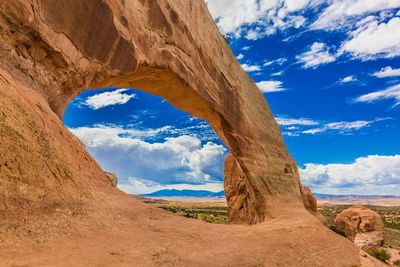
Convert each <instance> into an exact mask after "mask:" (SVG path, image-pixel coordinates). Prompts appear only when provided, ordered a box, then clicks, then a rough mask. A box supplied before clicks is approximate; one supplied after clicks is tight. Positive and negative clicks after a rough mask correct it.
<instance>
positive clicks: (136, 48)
mask: <svg viewBox="0 0 400 267" xmlns="http://www.w3.org/2000/svg"><path fill="white" fill-rule="evenodd" d="M1 5H2V24H3V25H4V27H3V29H2V32H3V33H4V34H5V36H4V41H5V43H6V47H4V49H3V50H8V51H2V52H3V53H2V55H3V58H4V59H6V62H5V64H8V65H12V64H13V63H14V65H12V66H10V67H15V65H17V62H23V63H25V65H24V64H18V66H17V68H18V71H20V72H23V73H26V74H27V75H26V76H27V77H28V79H32V83H33V84H34V85H35V86H34V87H35V89H36V90H38V91H40V92H41V93H43V94H44V95H45V97H46V98H47V102H48V103H49V105H50V107H51V108H52V110H53V111H54V112H55V113H56V114H58V116H62V114H63V112H64V110H65V108H66V106H67V105H68V103H69V101H70V100H71V99H72V98H73V97H74V96H75V95H77V94H78V93H80V92H81V91H82V90H84V88H87V87H101V86H106V85H112V86H129V87H135V88H139V89H142V90H145V91H147V92H150V93H153V94H156V95H158V96H161V97H164V98H165V99H166V100H168V101H169V102H170V103H171V104H173V105H174V106H175V107H177V108H180V109H182V110H185V111H187V112H189V113H190V114H192V115H194V116H197V117H200V118H202V119H205V120H207V121H208V122H210V124H211V125H212V127H213V128H214V130H215V131H216V133H217V134H218V136H219V137H220V138H221V140H222V141H223V142H224V143H225V144H226V145H227V147H228V148H229V149H230V151H231V155H230V156H229V157H228V158H227V161H226V164H225V166H226V167H225V192H226V195H227V199H228V204H229V218H230V221H231V222H238V223H240V222H245V223H250V224H252V223H257V222H261V221H264V219H265V218H268V217H274V216H277V215H278V214H280V213H283V212H285V210H290V209H292V208H301V206H302V204H301V199H302V198H301V190H300V187H301V185H300V181H299V177H298V173H297V167H296V164H295V162H294V161H293V159H292V158H291V157H290V155H289V153H288V151H287V150H286V148H285V145H284V143H283V140H282V136H281V133H280V130H279V128H278V126H277V124H276V122H275V120H274V119H273V116H272V114H271V111H270V110H269V108H268V105H267V104H266V102H265V100H264V98H263V96H262V94H261V92H260V91H259V90H258V88H257V87H256V86H255V85H254V83H253V81H252V80H251V79H250V78H249V76H248V75H247V74H246V73H245V72H244V71H243V70H242V69H241V67H240V65H239V64H238V62H237V61H236V59H235V57H234V55H233V54H232V53H231V51H230V49H229V47H228V45H227V44H226V41H225V39H224V38H223V37H222V36H221V35H220V34H219V32H218V29H217V28H216V26H215V24H214V23H213V21H212V18H211V17H210V15H209V13H208V11H207V8H206V5H205V4H204V3H203V2H202V1H168V2H167V1H154V0H142V1H121V2H116V1H101V0H90V1H57V0H43V1H39V2H36V1H32V2H31V3H29V1H21V2H18V1H15V2H13V3H10V2H3V3H2V4H1Z"/></svg>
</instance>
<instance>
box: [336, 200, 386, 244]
mask: <svg viewBox="0 0 400 267" xmlns="http://www.w3.org/2000/svg"><path fill="white" fill-rule="evenodd" d="M335 225H336V227H337V228H338V229H339V230H341V231H344V232H345V233H346V235H347V238H348V239H350V240H351V241H353V242H354V244H355V245H356V246H358V247H360V248H362V249H363V250H369V249H372V248H375V247H379V246H382V245H383V241H384V233H385V232H384V225H383V221H382V218H381V216H380V215H379V214H378V213H376V212H375V211H372V210H370V209H368V208H366V207H364V206H353V207H351V208H349V209H346V210H344V211H342V212H341V213H340V214H338V215H337V216H336V218H335Z"/></svg>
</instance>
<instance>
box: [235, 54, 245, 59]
mask: <svg viewBox="0 0 400 267" xmlns="http://www.w3.org/2000/svg"><path fill="white" fill-rule="evenodd" d="M236 58H237V59H238V60H242V59H243V58H244V55H243V54H242V53H240V54H239V55H238V56H237V57H236Z"/></svg>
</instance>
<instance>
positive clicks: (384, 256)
mask: <svg viewBox="0 0 400 267" xmlns="http://www.w3.org/2000/svg"><path fill="white" fill-rule="evenodd" d="M369 255H371V256H372V257H375V258H377V259H378V260H380V261H383V262H386V261H388V260H390V257H392V255H390V253H389V252H387V251H386V250H385V249H383V248H374V249H373V250H371V251H369Z"/></svg>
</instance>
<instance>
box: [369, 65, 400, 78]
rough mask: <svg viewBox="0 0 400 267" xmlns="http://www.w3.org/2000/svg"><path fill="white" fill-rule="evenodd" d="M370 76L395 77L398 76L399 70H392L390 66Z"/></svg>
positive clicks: (399, 74)
mask: <svg viewBox="0 0 400 267" xmlns="http://www.w3.org/2000/svg"><path fill="white" fill-rule="evenodd" d="M372 75H373V76H375V77H377V78H387V77H397V76H400V68H398V69H393V68H392V67H391V66H387V67H385V68H382V69H381V70H380V71H377V72H375V73H373V74H372Z"/></svg>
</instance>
